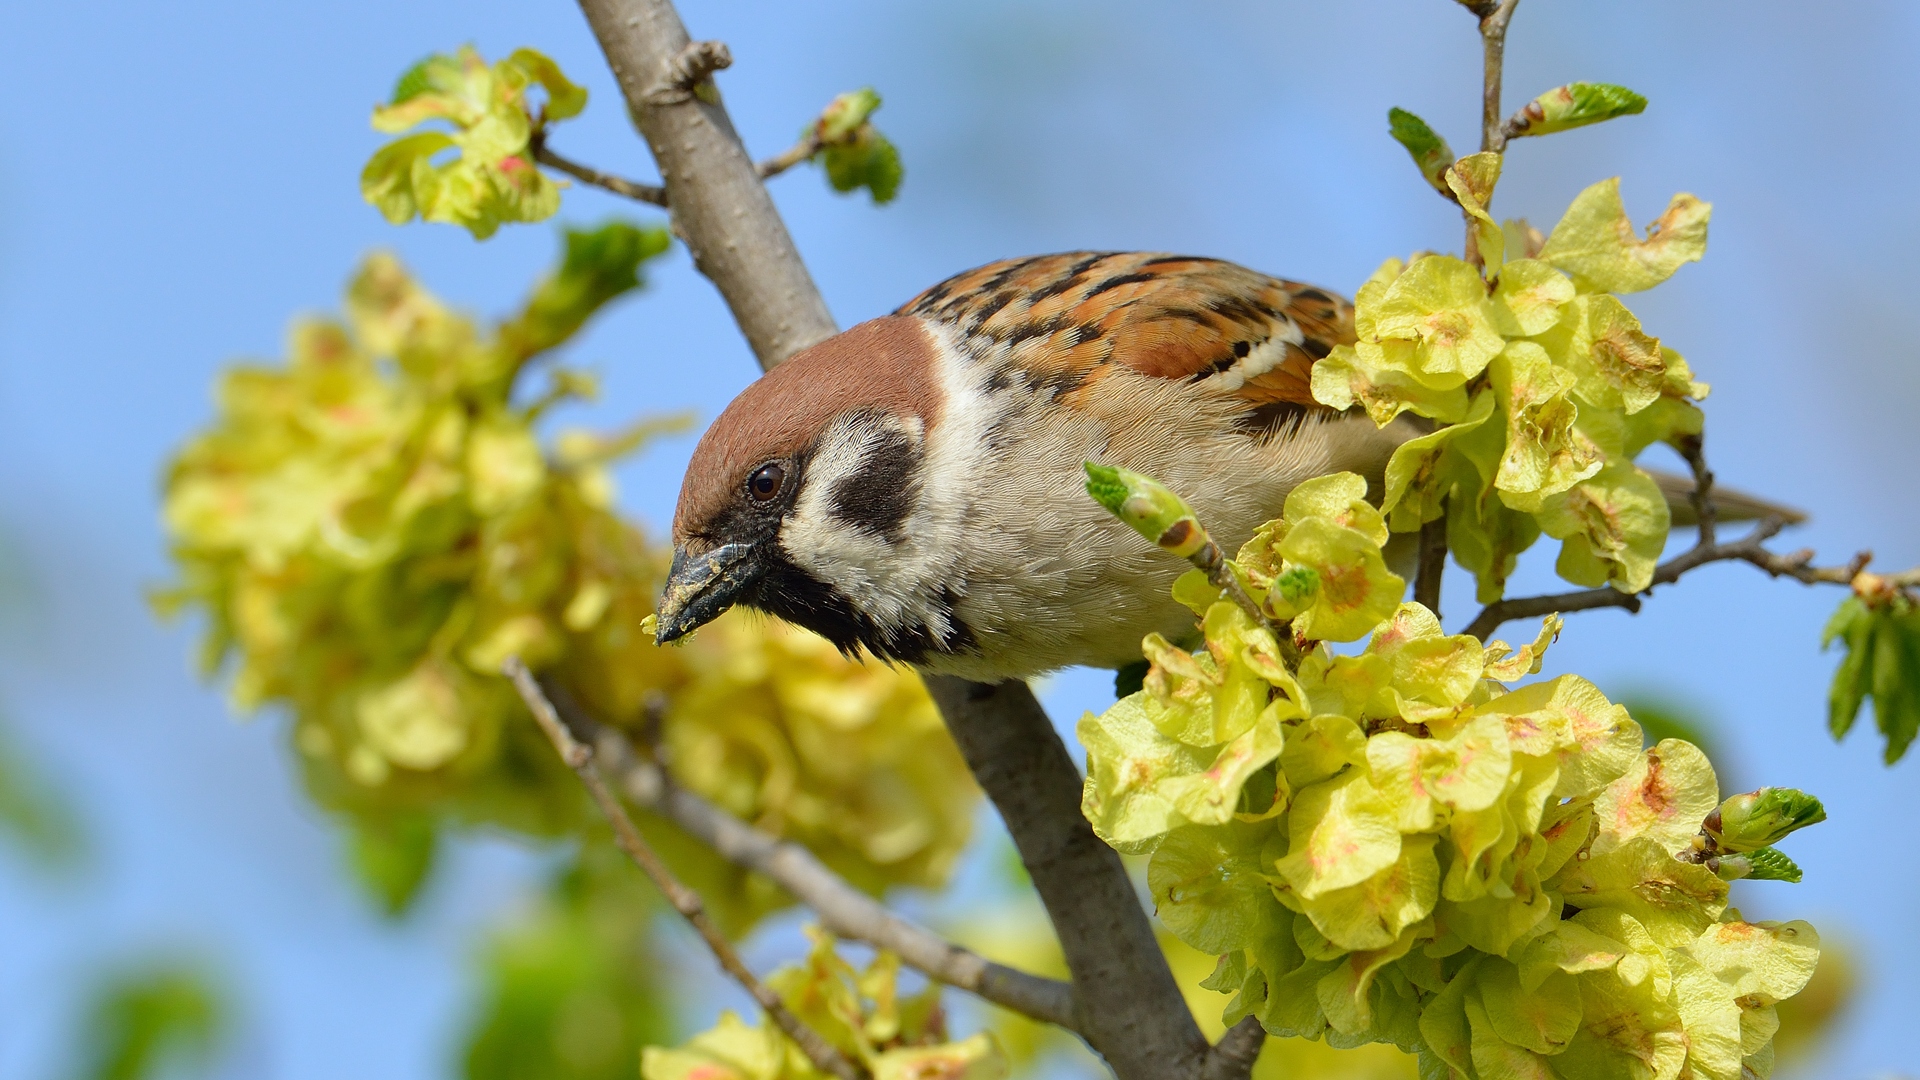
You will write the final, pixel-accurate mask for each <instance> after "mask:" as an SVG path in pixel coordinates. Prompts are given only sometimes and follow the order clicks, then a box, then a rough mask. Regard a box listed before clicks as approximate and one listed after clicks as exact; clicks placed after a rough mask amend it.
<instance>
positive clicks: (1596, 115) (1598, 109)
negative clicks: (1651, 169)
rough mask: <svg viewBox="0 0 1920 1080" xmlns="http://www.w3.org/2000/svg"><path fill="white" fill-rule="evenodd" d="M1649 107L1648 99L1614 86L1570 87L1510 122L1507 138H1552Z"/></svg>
mask: <svg viewBox="0 0 1920 1080" xmlns="http://www.w3.org/2000/svg"><path fill="white" fill-rule="evenodd" d="M1646 107H1647V99H1646V98H1643V97H1641V96H1640V95H1639V94H1636V93H1634V92H1633V91H1631V90H1629V89H1627V88H1626V87H1624V86H1615V85H1613V84H1612V83H1589V82H1576V83H1568V84H1566V85H1565V86H1556V87H1554V88H1553V89H1551V90H1549V91H1547V92H1546V93H1544V94H1541V95H1540V96H1539V97H1537V98H1534V99H1533V100H1532V101H1529V102H1527V104H1526V105H1525V106H1524V107H1522V108H1521V110H1520V111H1519V112H1517V113H1515V114H1514V116H1513V119H1512V120H1510V121H1508V122H1507V137H1508V138H1510V139H1517V138H1520V137H1522V136H1526V135H1551V134H1553V133H1554V132H1556V131H1566V130H1568V129H1569V128H1577V127H1585V126H1586V125H1588V124H1597V123H1599V122H1600V121H1602V120H1611V119H1613V118H1614V117H1616V116H1632V115H1634V114H1637V113H1639V112H1642V111H1643V110H1645V109H1646Z"/></svg>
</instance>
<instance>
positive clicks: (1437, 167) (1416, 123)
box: [1387, 109, 1453, 198]
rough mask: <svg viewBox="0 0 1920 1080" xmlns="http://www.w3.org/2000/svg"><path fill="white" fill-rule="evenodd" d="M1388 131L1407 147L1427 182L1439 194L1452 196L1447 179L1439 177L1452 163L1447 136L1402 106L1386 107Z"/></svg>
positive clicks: (1451, 150) (1396, 140)
mask: <svg viewBox="0 0 1920 1080" xmlns="http://www.w3.org/2000/svg"><path fill="white" fill-rule="evenodd" d="M1387 133H1388V134H1390V135H1392V136H1393V141H1394V142H1397V143H1399V144H1400V145H1401V146H1404V147H1406V148H1407V153H1408V154H1409V155H1410V156H1412V158H1413V164H1414V167H1415V168H1417V169H1419V170H1420V175H1421V176H1422V177H1424V178H1425V179H1426V181H1427V183H1429V184H1431V185H1433V187H1434V189H1435V190H1436V191H1438V192H1440V194H1442V195H1445V196H1447V197H1448V198H1452V197H1453V193H1452V192H1450V191H1448V190H1447V182H1446V180H1445V179H1443V178H1442V174H1443V173H1445V172H1446V171H1447V166H1449V165H1451V164H1453V148H1452V147H1450V146H1448V145H1447V140H1445V139H1443V138H1441V137H1440V136H1439V134H1438V133H1436V132H1435V131H1434V130H1433V128H1432V127H1430V126H1428V124H1427V122H1426V121H1425V120H1422V119H1420V118H1419V117H1418V116H1415V115H1413V114H1412V113H1410V112H1408V111H1407V110H1405V109H1388V110H1387Z"/></svg>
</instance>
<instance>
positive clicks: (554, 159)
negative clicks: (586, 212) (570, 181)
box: [528, 134, 667, 207]
mask: <svg viewBox="0 0 1920 1080" xmlns="http://www.w3.org/2000/svg"><path fill="white" fill-rule="evenodd" d="M528 145H529V146H531V147H532V149H533V160H535V161H537V162H539V163H540V164H542V165H545V166H547V167H548V168H550V169H558V170H559V171H561V172H563V173H566V174H567V175H568V176H571V177H573V178H574V179H575V180H578V181H580V182H581V183H583V184H591V185H593V186H594V187H597V188H601V189H603V190H606V191H611V192H613V193H614V194H615V195H619V196H621V197H623V198H628V199H633V200H634V201H636V202H643V203H646V204H647V205H649V206H660V207H664V206H666V205H667V189H666V188H663V187H660V186H658V185H656V184H642V183H640V182H638V181H635V180H628V179H626V178H625V177H620V176H615V175H613V174H612V173H603V172H601V171H600V170H598V169H595V168H591V167H589V166H586V165H582V164H580V163H579V162H577V161H574V160H573V159H572V158H565V157H561V156H560V155H559V154H557V153H555V152H554V151H553V150H552V149H551V148H549V147H548V146H547V140H546V136H545V135H544V134H535V135H534V137H533V139H532V140H531V141H530V142H529V144H528Z"/></svg>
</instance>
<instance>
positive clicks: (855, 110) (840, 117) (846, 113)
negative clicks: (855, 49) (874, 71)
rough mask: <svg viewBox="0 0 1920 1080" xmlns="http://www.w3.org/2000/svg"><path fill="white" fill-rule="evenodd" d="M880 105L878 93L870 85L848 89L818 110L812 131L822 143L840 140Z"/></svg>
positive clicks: (864, 120)
mask: <svg viewBox="0 0 1920 1080" xmlns="http://www.w3.org/2000/svg"><path fill="white" fill-rule="evenodd" d="M879 107H880V94H879V92H878V91H876V90H874V88H873V87H871V86H863V87H861V88H860V89H858V90H850V91H848V92H847V93H844V94H841V95H840V96H839V97H836V98H834V99H833V100H832V101H830V102H828V103H827V107H826V108H824V109H822V110H820V119H819V120H818V121H816V125H815V127H814V131H815V133H816V134H818V135H819V136H820V141H821V142H823V143H836V142H841V141H843V140H845V139H847V138H849V137H851V136H852V135H853V133H854V132H856V131H858V130H860V126H861V125H862V124H865V123H866V122H867V118H868V117H869V116H872V115H873V110H875V109H877V108H879Z"/></svg>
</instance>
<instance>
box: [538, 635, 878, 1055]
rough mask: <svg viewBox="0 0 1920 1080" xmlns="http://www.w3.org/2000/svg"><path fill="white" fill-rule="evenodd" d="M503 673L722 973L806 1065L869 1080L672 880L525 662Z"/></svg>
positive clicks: (625, 848)
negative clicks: (748, 962)
mask: <svg viewBox="0 0 1920 1080" xmlns="http://www.w3.org/2000/svg"><path fill="white" fill-rule="evenodd" d="M500 670H501V672H502V673H503V674H505V675H506V676H507V678H509V679H511V680H513V685H514V689H516V690H518V691H519V692H520V697H521V699H522V700H524V701H525V702H526V703H527V708H528V709H529V710H530V711H532V713H533V718H534V720H535V721H537V722H538V723H539V725H540V729H541V730H542V731H544V732H546V733H547V738H548V739H549V740H551V741H552V742H553V748H554V750H555V751H556V752H557V753H559V755H560V760H562V761H564V762H566V763H567V767H568V768H571V769H572V770H573V771H574V773H575V774H577V775H578V776H579V777H580V782H581V783H582V784H585V785H586V788H587V793H588V794H589V795H591V796H592V797H593V801H594V804H595V805H597V806H599V807H600V812H601V813H602V814H604V815H606V818H607V823H608V824H610V825H612V826H613V838H614V841H615V842H616V843H618V844H619V845H620V849H621V850H622V851H625V852H626V853H627V857H628V858H630V859H632V860H633V862H634V865H635V866H638V867H639V868H640V869H641V871H642V872H644V873H645V874H646V875H647V877H648V878H649V879H650V880H652V882H653V884H654V886H655V887H657V888H658V889H659V890H660V892H661V894H662V895H664V896H665V897H666V898H667V902H668V903H669V904H672V905H673V909H674V910H675V911H677V912H679V913H680V914H681V916H682V917H684V918H685V919H686V920H687V922H689V923H691V924H692V925H693V928H694V929H695V930H697V931H699V934H700V937H701V939H702V940H704V941H705V942H706V943H707V948H708V949H710V950H712V951H713V955H714V958H715V959H717V960H718V961H720V966H721V968H723V969H724V970H725V971H726V973H727V974H728V975H731V976H733V979H734V981H735V982H738V983H739V984H740V985H741V986H742V987H744V988H745V989H746V991H747V993H748V994H751V995H752V996H753V1000H754V1001H756V1002H758V1003H759V1005H760V1008H761V1009H763V1010H765V1012H766V1014H767V1015H768V1016H769V1017H771V1018H772V1019H773V1022H774V1023H775V1024H776V1025H778V1026H779V1028H780V1030H781V1031H783V1032H785V1033H786V1036H787V1038H789V1039H791V1040H793V1043H794V1045H795V1046H798V1047H799V1048H800V1052H801V1053H803V1054H805V1055H806V1056H807V1060H808V1061H811V1062H813V1064H814V1066H815V1067H817V1068H818V1069H820V1071H822V1072H825V1073H829V1074H831V1075H833V1076H836V1077H838V1078H839V1080H868V1076H869V1074H868V1072H867V1070H866V1069H865V1068H864V1067H862V1066H861V1065H859V1064H857V1063H855V1062H853V1061H851V1060H849V1059H848V1058H847V1056H846V1055H845V1054H842V1053H841V1052H840V1051H839V1050H837V1049H835V1048H834V1046H833V1044H832V1043H829V1042H828V1041H827V1040H826V1039H825V1038H824V1037H822V1036H821V1034H820V1033H819V1032H817V1031H815V1030H813V1029H812V1028H811V1027H808V1026H807V1025H806V1024H805V1023H804V1022H803V1021H802V1020H801V1019H800V1018H799V1017H797V1016H795V1015H793V1012H792V1010H790V1009H788V1008H787V1006H786V1003H785V1002H783V1001H781V1000H780V995H778V994H776V993H774V992H773V991H772V990H769V989H768V988H767V985H766V984H765V983H763V982H761V981H760V980H759V978H757V977H756V976H755V975H754V974H753V972H752V971H751V970H749V969H748V968H747V965H746V964H745V963H744V962H743V961H742V960H741V959H740V954H739V953H737V952H735V951H734V949H733V944H732V943H731V942H729V941H728V940H727V939H726V937H725V935H723V934H721V933H720V930H719V928H718V927H716V926H714V925H713V920H712V919H709V918H708V917H707V911H706V905H705V904H704V903H702V902H701V900H700V894H699V893H697V892H694V891H693V890H692V889H689V888H688V887H687V886H686V885H685V884H683V883H682V882H681V881H680V879H679V878H676V877H674V876H673V871H671V870H669V869H667V864H666V863H664V862H662V861H661V860H660V856H659V855H658V854H656V853H655V852H654V850H653V848H652V847H650V846H648V844H647V841H646V840H645V839H644V838H643V837H642V836H641V835H640V830H639V829H637V828H635V827H634V824H633V819H632V818H630V817H628V816H627V811H626V808H625V807H622V806H621V805H620V800H619V799H617V798H615V797H614V794H613V792H612V791H610V790H608V788H607V783H606V780H605V779H604V778H602V777H601V775H600V770H599V769H597V768H595V767H594V764H593V751H592V750H591V749H589V748H588V747H587V746H585V745H583V744H582V743H580V742H579V741H578V740H576V739H575V738H574V737H573V733H572V732H570V731H568V730H567V726H566V725H565V724H562V723H561V722H560V716H559V714H558V713H556V712H555V711H554V708H553V704H552V703H551V702H549V701H548V700H547V697H546V695H545V694H544V693H542V692H541V690H540V685H539V684H538V683H536V682H534V679H533V674H532V673H531V672H529V671H528V670H527V667H526V665H525V664H522V663H521V662H520V658H519V657H517V656H510V657H508V658H507V660H506V662H505V663H504V664H502V665H501V666H500Z"/></svg>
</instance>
